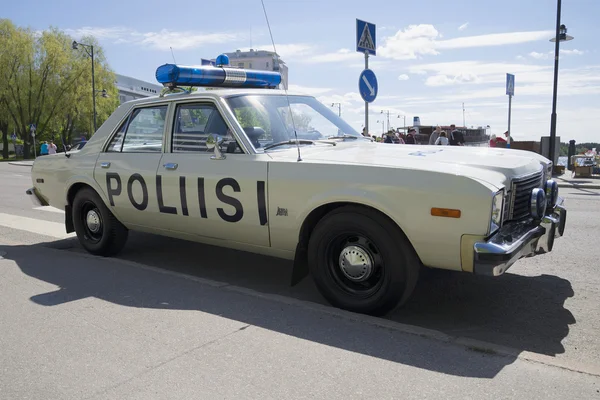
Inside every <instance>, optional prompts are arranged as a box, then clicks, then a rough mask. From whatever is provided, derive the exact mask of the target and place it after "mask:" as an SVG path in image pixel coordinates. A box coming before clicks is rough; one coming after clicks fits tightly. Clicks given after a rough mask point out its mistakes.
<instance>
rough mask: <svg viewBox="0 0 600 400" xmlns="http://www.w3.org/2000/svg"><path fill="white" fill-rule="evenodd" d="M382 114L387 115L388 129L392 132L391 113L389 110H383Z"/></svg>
mask: <svg viewBox="0 0 600 400" xmlns="http://www.w3.org/2000/svg"><path fill="white" fill-rule="evenodd" d="M381 114H387V129H388V131H389V130H390V111H389V110H381ZM382 122H383V121H382Z"/></svg>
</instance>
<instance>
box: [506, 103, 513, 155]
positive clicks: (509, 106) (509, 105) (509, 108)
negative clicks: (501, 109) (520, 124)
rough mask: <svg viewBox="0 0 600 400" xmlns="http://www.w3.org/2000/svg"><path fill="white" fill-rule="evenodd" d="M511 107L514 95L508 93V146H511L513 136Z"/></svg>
mask: <svg viewBox="0 0 600 400" xmlns="http://www.w3.org/2000/svg"><path fill="white" fill-rule="evenodd" d="M511 109H512V95H511V94H509V95H508V137H507V138H506V139H507V143H506V147H510V138H511V136H510V112H511Z"/></svg>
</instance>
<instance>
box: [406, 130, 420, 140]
mask: <svg viewBox="0 0 600 400" xmlns="http://www.w3.org/2000/svg"><path fill="white" fill-rule="evenodd" d="M416 132H417V131H416V129H415V128H410V129H409V130H408V134H407V135H406V144H416V143H417V142H416V140H415V134H416Z"/></svg>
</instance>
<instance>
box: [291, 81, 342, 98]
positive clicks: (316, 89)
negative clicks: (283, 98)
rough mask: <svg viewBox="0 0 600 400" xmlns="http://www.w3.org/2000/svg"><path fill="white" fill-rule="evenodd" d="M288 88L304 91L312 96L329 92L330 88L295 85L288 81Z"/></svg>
mask: <svg viewBox="0 0 600 400" xmlns="http://www.w3.org/2000/svg"><path fill="white" fill-rule="evenodd" d="M288 89H289V90H290V91H294V92H301V93H306V94H310V95H313V96H317V95H320V94H323V93H327V92H331V90H332V89H331V88H320V87H309V86H302V85H296V84H293V83H290V84H289V85H288Z"/></svg>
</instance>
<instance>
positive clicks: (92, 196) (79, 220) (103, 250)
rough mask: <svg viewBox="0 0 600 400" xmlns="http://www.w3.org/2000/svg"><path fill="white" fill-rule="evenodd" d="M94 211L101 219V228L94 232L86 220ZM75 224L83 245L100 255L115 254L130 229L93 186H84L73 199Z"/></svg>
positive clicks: (123, 242) (125, 239) (123, 244)
mask: <svg viewBox="0 0 600 400" xmlns="http://www.w3.org/2000/svg"><path fill="white" fill-rule="evenodd" d="M90 211H93V212H94V213H95V214H94V215H95V216H97V217H98V220H99V221H100V224H99V230H98V231H96V232H94V231H93V230H92V229H90V227H89V225H88V223H87V222H86V219H87V216H88V213H90ZM73 225H74V226H75V232H76V233H77V237H78V238H79V242H80V243H81V245H82V246H83V247H84V248H85V249H86V250H87V251H88V252H90V253H92V254H95V255H98V256H104V257H108V256H114V255H116V254H118V253H119V252H120V251H121V250H122V249H123V247H124V246H125V243H126V242H127V237H128V235H129V231H128V230H127V228H125V226H123V224H121V223H120V222H119V221H118V220H117V218H116V217H115V216H114V215H113V213H111V212H110V210H109V209H108V207H106V205H105V204H104V202H103V201H102V199H101V198H100V196H99V195H98V193H96V192H95V191H94V190H93V189H92V188H83V189H81V190H79V191H78V192H77V194H76V195H75V199H74V200H73Z"/></svg>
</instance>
